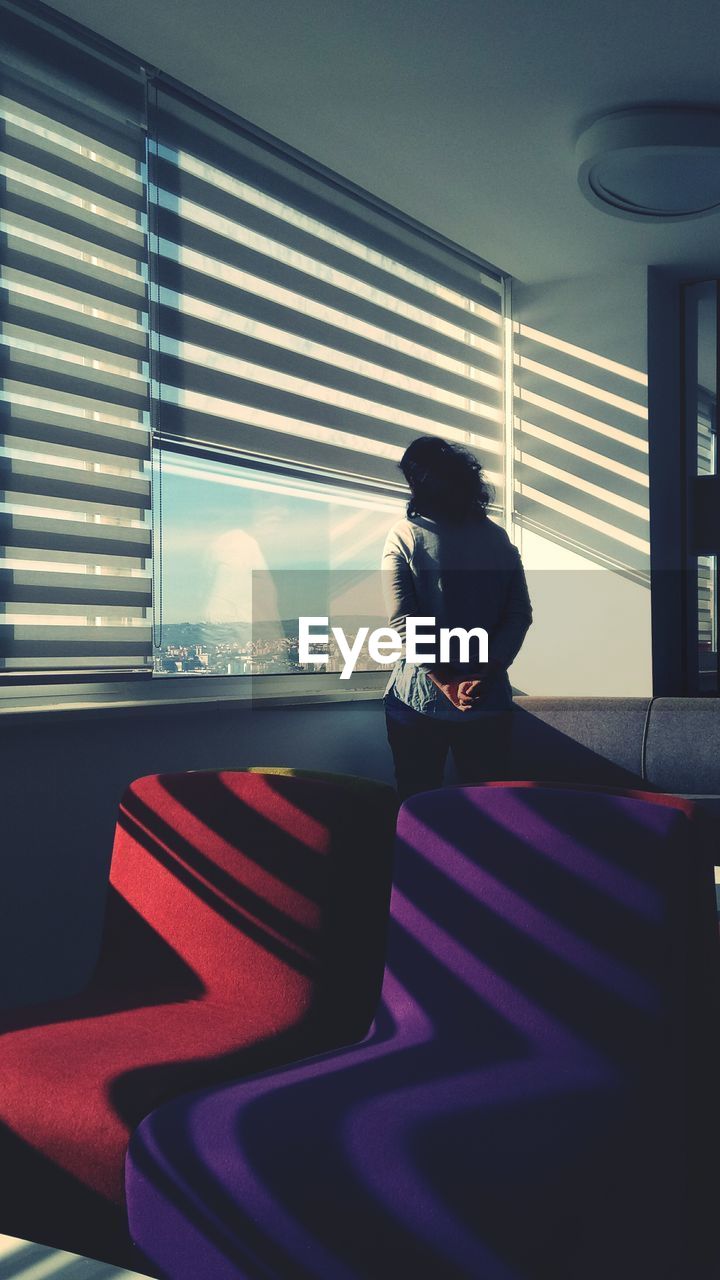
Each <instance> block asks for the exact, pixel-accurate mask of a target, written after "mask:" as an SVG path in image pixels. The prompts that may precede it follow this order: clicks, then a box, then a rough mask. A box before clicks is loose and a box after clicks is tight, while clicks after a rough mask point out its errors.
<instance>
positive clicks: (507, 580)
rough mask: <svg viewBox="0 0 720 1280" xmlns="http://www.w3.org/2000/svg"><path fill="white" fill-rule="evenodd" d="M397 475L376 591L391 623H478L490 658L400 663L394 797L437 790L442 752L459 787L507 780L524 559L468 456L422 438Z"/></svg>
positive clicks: (390, 720) (390, 727)
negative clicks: (406, 493)
mask: <svg viewBox="0 0 720 1280" xmlns="http://www.w3.org/2000/svg"><path fill="white" fill-rule="evenodd" d="M400 469H401V471H402V473H403V475H404V476H405V479H406V480H407V483H408V485H409V486H410V501H409V502H408V506H407V517H406V518H405V519H403V520H399V521H398V523H397V524H396V525H394V526H393V528H392V529H391V530H390V533H389V534H388V537H387V541H386V543H385V548H384V551H383V559H382V568H383V585H384V588H385V594H386V601H387V605H388V613H389V615H390V620H389V621H390V626H391V627H393V628H394V629H395V630H396V631H398V632H399V633H400V635H401V636H402V637H403V638H404V635H405V619H406V618H407V617H432V618H434V619H435V623H436V629H439V628H441V627H462V628H464V629H466V630H469V629H471V628H473V627H482V628H484V629H485V630H486V631H487V633H488V661H487V662H486V663H484V664H480V663H479V662H475V663H472V664H467V663H465V664H462V663H460V662H459V661H454V662H451V663H450V664H446V665H445V666H441V665H432V666H428V665H411V664H410V663H408V662H406V661H405V659H401V660H400V661H399V662H398V663H397V664H396V666H395V668H394V669H393V672H392V675H391V677H390V682H389V684H388V687H387V691H386V694H385V711H386V719H387V731H388V740H389V742H390V747H391V749H392V753H393V759H394V762H395V777H396V780H397V787H398V793H399V795H400V799H401V800H404V799H405V798H406V797H407V796H409V795H413V794H414V793H415V792H417V791H428V790H431V789H432V788H434V787H439V786H441V785H442V781H443V775H444V770H445V762H446V760H447V756H448V752H451V753H452V756H453V759H454V762H455V767H456V769H457V772H458V776H459V778H460V780H461V782H470V783H472V782H484V781H488V780H490V779H492V778H499V777H503V776H504V775H505V776H506V770H507V769H508V767H509V757H510V741H511V727H512V693H511V688H510V681H509V679H508V675H507V669H508V667H509V666H510V665H511V663H512V662H513V660H514V658H515V657H516V655H517V654H518V652H519V650H520V647H521V645H522V642H523V640H524V638H525V633H526V632H527V630H528V627H529V626H530V623H531V622H532V609H531V606H530V597H529V595H528V589H527V583H526V581H525V574H524V572H523V567H522V563H521V560H520V556H519V554H518V552H517V550H516V549H515V547H514V546H513V545H512V543H511V542H510V539H509V538H508V536H507V534H506V533H505V531H504V530H503V529H501V528H500V526H499V525H497V524H495V523H494V522H493V521H492V520H490V519H489V517H488V515H487V508H488V504H489V502H490V498H491V493H490V490H489V488H488V486H487V484H486V483H485V480H484V477H483V472H482V467H481V466H480V464H479V463H478V462H477V461H476V459H475V458H474V457H473V455H472V454H471V453H469V452H468V451H467V450H466V449H461V448H458V447H457V446H455V445H451V444H448V442H447V441H445V440H441V439H439V438H436V437H435V436H421V437H420V438H419V439H417V440H414V441H413V443H412V444H411V445H410V446H409V448H408V449H406V451H405V454H404V455H403V458H402V461H401V462H400Z"/></svg>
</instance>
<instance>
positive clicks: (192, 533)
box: [155, 455, 402, 675]
mask: <svg viewBox="0 0 720 1280" xmlns="http://www.w3.org/2000/svg"><path fill="white" fill-rule="evenodd" d="M162 466H163V471H162V487H163V558H164V565H165V571H164V574H163V625H162V633H161V634H160V635H159V636H158V637H157V641H158V642H159V643H158V647H157V649H156V653H155V670H156V672H157V673H158V674H162V675H177V674H180V673H182V674H194V675H225V674H228V675H251V674H252V675H277V674H285V675H287V674H291V673H303V672H312V673H317V670H318V668H317V667H316V666H303V664H301V662H300V661H299V654H298V618H299V616H300V615H301V614H320V615H325V616H331V617H334V616H336V615H337V614H338V613H339V615H340V616H342V617H343V619H344V620H345V621H347V615H348V612H349V611H352V613H353V615H354V616H359V617H361V618H362V620H363V621H366V620H367V618H368V616H373V618H375V616H377V617H376V621H375V623H374V624H375V625H376V626H380V625H382V624H384V618H383V617H382V613H383V609H382V603H381V592H380V590H379V587H380V584H379V574H378V567H379V562H380V554H381V551H382V547H383V543H384V541H385V536H386V534H387V530H388V528H389V526H390V524H391V523H392V522H393V520H396V519H398V518H399V516H400V515H401V514H402V506H401V504H400V502H399V501H398V500H392V499H388V498H383V497H382V496H380V495H378V494H370V493H366V494H363V493H361V492H359V491H358V490H357V489H356V488H347V487H346V488H342V487H340V486H338V485H330V484H328V483H322V482H320V483H319V482H317V481H313V480H308V479H304V478H301V477H298V476H292V475H288V476H280V475H277V474H276V473H273V472H268V471H262V470H258V469H257V468H249V467H246V466H238V465H236V464H232V463H227V462H216V461H208V460H206V459H203V458H196V457H187V456H185V457H183V456H182V455H175V456H172V457H171V458H165V459H164V460H163V464H162ZM333 657H334V661H332V660H331V662H330V663H329V664H328V668H327V669H328V670H330V671H334V670H337V669H338V665H339V663H338V655H337V654H335V655H333V654H332V651H331V659H333ZM372 669H373V670H374V669H376V667H375V664H373V666H372Z"/></svg>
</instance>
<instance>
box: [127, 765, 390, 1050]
mask: <svg viewBox="0 0 720 1280" xmlns="http://www.w3.org/2000/svg"><path fill="white" fill-rule="evenodd" d="M394 825H395V800H394V794H393V792H392V791H391V790H390V789H389V788H387V787H384V786H381V785H379V784H378V785H377V786H376V787H369V788H357V787H355V786H354V785H353V783H352V780H350V781H349V782H348V781H344V780H342V779H340V780H329V779H327V778H326V779H324V780H318V779H317V778H313V777H311V776H304V777H295V776H292V775H289V774H285V775H284V774H264V773H256V772H249V771H248V772H245V771H225V772H197V773H179V774H167V775H157V776H151V777H145V778H140V779H138V780H137V781H136V782H133V783H132V784H131V785H130V787H129V788H128V790H127V792H126V794H125V796H124V798H123V801H122V804H121V807H120V815H119V819H118V825H117V831H116V839H115V845H114V849H113V856H112V865H111V872H110V880H111V885H112V887H113V889H114V890H115V892H116V893H117V894H119V895H120V897H121V898H122V899H124V900H125V902H126V903H127V904H129V906H130V907H131V908H132V909H133V911H134V912H136V913H137V914H138V915H139V916H140V917H141V918H142V920H143V921H144V923H145V924H146V925H147V926H149V927H150V928H151V929H152V930H153V932H154V934H156V935H158V936H159V937H160V938H161V939H162V940H163V941H164V943H165V944H167V945H168V946H169V947H170V948H171V949H172V952H173V953H174V955H175V957H177V959H178V960H180V961H182V962H183V964H184V966H186V967H187V968H188V969H189V970H191V971H192V973H193V974H194V976H195V978H196V980H197V982H198V983H199V984H201V987H202V989H204V993H205V995H206V996H208V997H210V998H212V999H216V1000H221V1001H223V1002H233V1001H239V1002H242V1004H243V1006H244V1007H246V1008H247V1007H248V1006H249V1005H250V1006H253V1005H257V1006H264V1007H265V1009H267V1008H268V1005H270V1006H273V1007H276V1008H277V1014H278V1021H279V1022H282V1021H283V1019H284V1017H285V1013H286V1011H287V1009H292V1010H294V1011H296V1010H297V1009H298V1007H299V1006H302V1005H303V1003H304V1004H305V1005H307V1007H308V1009H310V1008H312V1009H314V1010H315V1011H316V1012H318V1013H323V1012H325V1013H327V1016H328V1017H330V1016H331V1015H332V1016H334V1017H335V1020H336V1023H337V1025H338V1027H339V1029H340V1031H341V1032H342V1029H343V1027H345V1028H346V1034H348V1035H349V1036H359V1035H362V1034H363V1032H364V1029H365V1027H366V1026H367V1024H368V1023H369V1021H370V1019H371V1017H372V1013H373V1011H374V1005H375V1003H376V1001H377V996H378V992H379V987H380V982H381V975H382V962H383V945H384V934H385V918H386V915H387V902H388V896H389V883H390V874H391V861H392V840H393V835H394ZM338 1042H340V1041H338Z"/></svg>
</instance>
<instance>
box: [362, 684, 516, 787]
mask: <svg viewBox="0 0 720 1280" xmlns="http://www.w3.org/2000/svg"><path fill="white" fill-rule="evenodd" d="M512 717H513V713H512V711H503V712H501V713H500V714H499V715H493V716H483V717H482V718H476V719H474V720H471V721H469V722H468V723H467V724H460V723H457V722H452V721H447V720H439V719H436V718H434V717H432V716H424V715H422V714H421V713H420V712H419V711H410V709H409V708H407V707H405V708H404V710H403V715H402V718H398V717H397V716H394V715H393V714H391V712H390V711H389V710H386V714H385V721H386V724H387V735H388V742H389V743H390V749H391V751H392V753H393V760H394V762H395V781H396V783H397V790H398V795H399V797H400V799H401V800H406V799H407V797H408V796H412V795H415V794H416V793H417V792H418V791H432V790H434V789H435V788H436V787H441V786H442V784H443V777H444V773H445V764H446V761H447V757H448V752H450V753H451V754H452V757H453V761H454V763H455V768H456V771H457V774H458V778H459V780H460V782H463V783H479V782H492V781H496V780H499V779H502V778H506V777H508V775H509V771H510V763H511V753H510V748H511V743H512Z"/></svg>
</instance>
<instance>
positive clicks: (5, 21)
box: [0, 4, 151, 673]
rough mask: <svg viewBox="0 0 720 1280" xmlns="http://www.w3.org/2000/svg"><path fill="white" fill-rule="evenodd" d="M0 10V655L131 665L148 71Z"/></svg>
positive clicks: (138, 563)
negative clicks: (143, 72) (145, 76)
mask: <svg viewBox="0 0 720 1280" xmlns="http://www.w3.org/2000/svg"><path fill="white" fill-rule="evenodd" d="M0 18H1V19H2V37H3V46H2V50H1V51H0V126H1V129H2V136H1V138H0V191H1V192H2V200H1V205H2V209H1V212H0V222H1V230H2V239H1V241H0V246H1V247H0V360H1V361H2V371H1V372H2V382H1V383H0V426H1V430H2V438H1V440H0V474H1V475H2V493H1V494H0V500H1V503H2V506H1V508H0V528H1V529H2V533H1V534H0V602H1V603H0V670H2V671H3V672H5V673H12V672H17V671H35V672H42V671H48V672H58V671H65V670H69V671H75V672H77V671H78V670H87V671H93V670H98V671H108V670H123V669H135V670H138V669H140V670H142V669H145V668H148V666H149V663H150V653H151V635H150V622H149V614H148V610H149V606H150V598H151V582H150V577H149V570H148V565H149V556H150V524H149V517H148V513H149V506H150V483H149V474H148V470H147V461H146V460H147V459H148V457H149V419H148V386H149V384H148V353H147V345H148V324H147V306H146V293H147V265H146V264H147V255H146V240H147V236H146V225H145V224H146V212H145V206H146V190H145V180H144V179H145V158H144V157H145V131H144V123H143V115H144V100H145V95H144V86H143V83H142V80H141V77H140V75H139V73H138V72H133V71H132V69H128V68H124V67H122V66H118V65H115V64H113V62H112V61H111V60H109V59H108V58H104V57H103V56H101V55H100V54H95V53H94V52H93V51H92V50H88V49H87V48H84V47H82V46H80V45H78V44H77V43H75V42H73V40H72V39H71V38H70V37H69V36H63V35H61V34H59V33H58V32H55V31H53V29H52V27H51V26H48V25H47V24H45V23H44V22H43V21H41V20H35V19H31V18H28V17H27V15H25V14H24V13H23V12H22V10H21V9H20V10H18V9H16V7H15V6H14V5H12V4H3V5H2V7H1V12H0Z"/></svg>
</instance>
